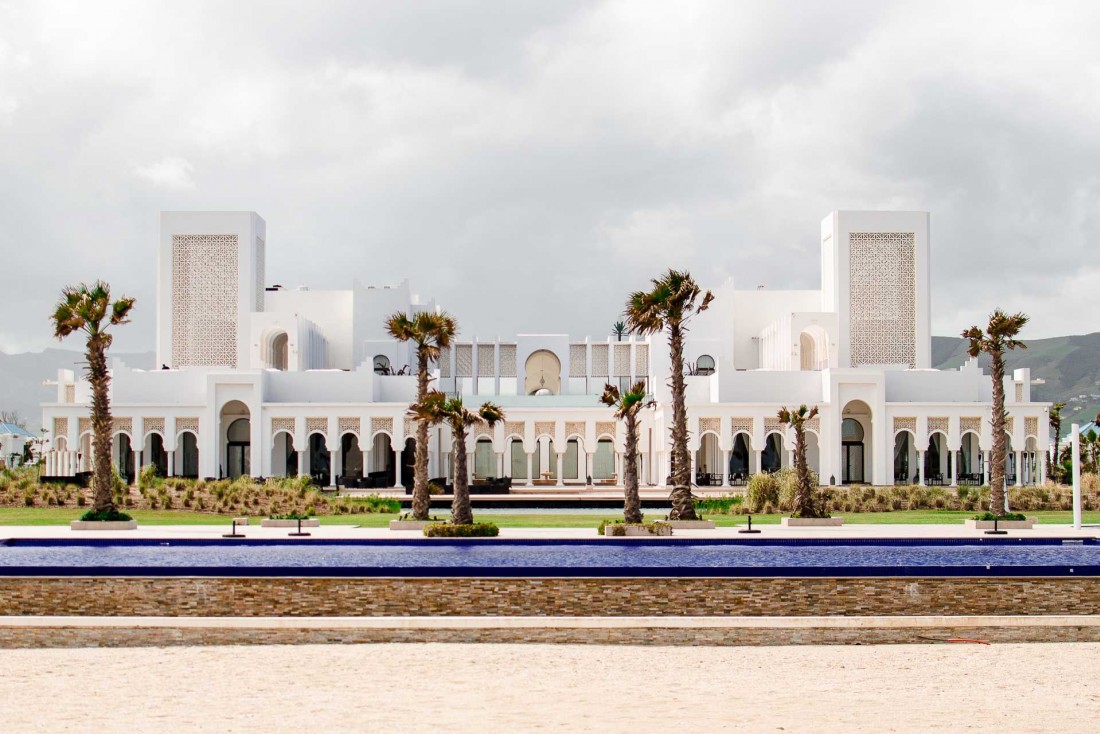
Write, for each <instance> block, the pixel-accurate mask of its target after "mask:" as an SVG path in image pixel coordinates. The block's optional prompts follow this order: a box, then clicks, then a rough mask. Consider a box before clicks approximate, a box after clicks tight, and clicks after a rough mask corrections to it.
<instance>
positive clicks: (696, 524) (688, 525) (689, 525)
mask: <svg viewBox="0 0 1100 734" xmlns="http://www.w3.org/2000/svg"><path fill="white" fill-rule="evenodd" d="M665 523H666V524H668V525H669V526H671V527H672V529H673V530H714V528H715V527H716V525H715V524H714V520H665Z"/></svg>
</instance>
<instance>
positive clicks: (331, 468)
mask: <svg viewBox="0 0 1100 734" xmlns="http://www.w3.org/2000/svg"><path fill="white" fill-rule="evenodd" d="M339 459H340V452H339V451H336V450H333V449H329V452H328V485H329V486H330V487H335V486H336V470H337V465H338V464H339V463H340V462H339Z"/></svg>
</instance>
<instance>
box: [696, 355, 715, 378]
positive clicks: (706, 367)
mask: <svg viewBox="0 0 1100 734" xmlns="http://www.w3.org/2000/svg"><path fill="white" fill-rule="evenodd" d="M695 374H697V375H703V376H704V377H706V376H709V375H713V374H714V357H712V356H710V355H709V354H702V355H699V359H697V360H696V361H695Z"/></svg>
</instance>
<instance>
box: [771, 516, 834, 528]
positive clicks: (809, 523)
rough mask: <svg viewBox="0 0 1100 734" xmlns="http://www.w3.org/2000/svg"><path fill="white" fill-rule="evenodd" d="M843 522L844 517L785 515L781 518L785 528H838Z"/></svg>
mask: <svg viewBox="0 0 1100 734" xmlns="http://www.w3.org/2000/svg"><path fill="white" fill-rule="evenodd" d="M843 524H844V518H843V517H785V518H783V519H782V520H780V525H782V526H783V527H785V528H838V527H840V526H841V525H843Z"/></svg>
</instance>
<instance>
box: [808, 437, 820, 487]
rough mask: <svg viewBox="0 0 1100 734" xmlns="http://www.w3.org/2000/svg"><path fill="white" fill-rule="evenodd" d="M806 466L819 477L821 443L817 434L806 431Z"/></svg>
mask: <svg viewBox="0 0 1100 734" xmlns="http://www.w3.org/2000/svg"><path fill="white" fill-rule="evenodd" d="M806 467H807V468H808V469H809V470H810V471H812V472H813V473H814V474H816V475H817V476H818V479H819V481H820V478H821V443H820V441H819V440H818V438H817V434H816V433H814V432H813V431H806Z"/></svg>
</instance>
